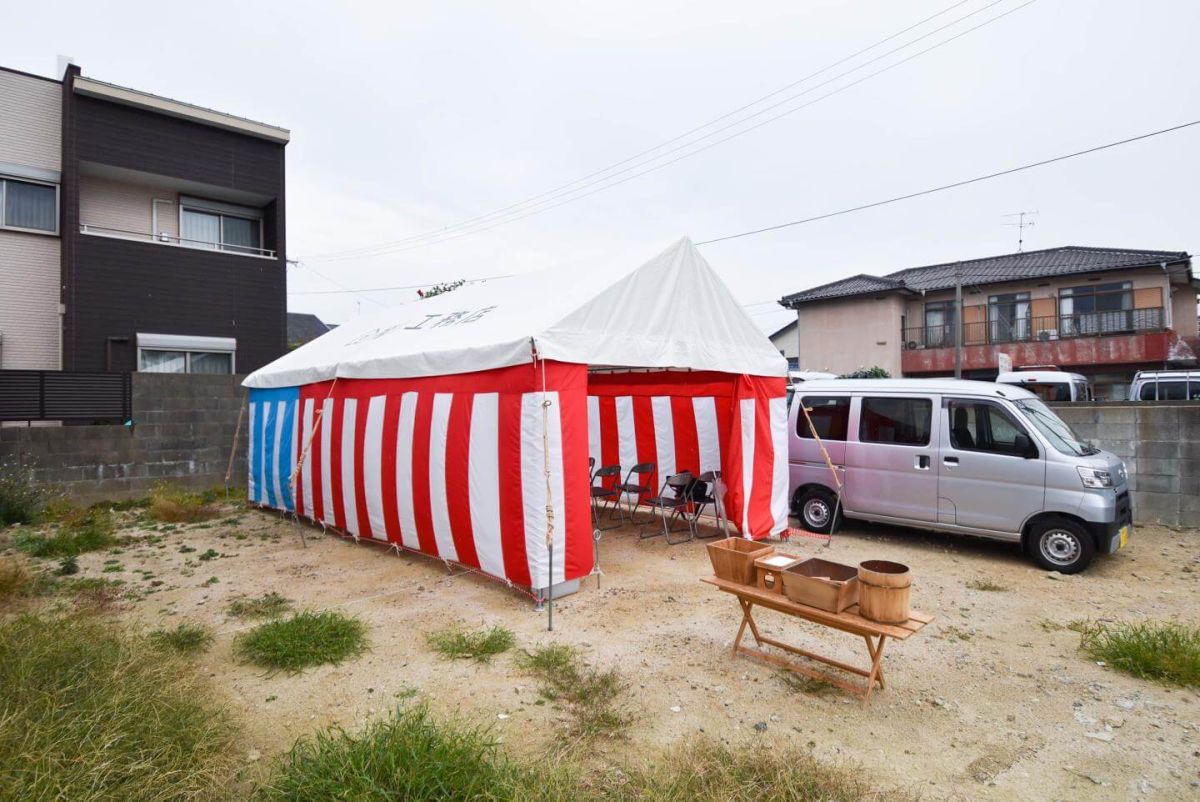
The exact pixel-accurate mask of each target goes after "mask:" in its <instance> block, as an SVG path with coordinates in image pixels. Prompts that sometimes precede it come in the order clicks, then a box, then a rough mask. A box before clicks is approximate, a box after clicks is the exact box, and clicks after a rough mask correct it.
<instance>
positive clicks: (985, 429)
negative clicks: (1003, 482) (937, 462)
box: [946, 401, 1029, 457]
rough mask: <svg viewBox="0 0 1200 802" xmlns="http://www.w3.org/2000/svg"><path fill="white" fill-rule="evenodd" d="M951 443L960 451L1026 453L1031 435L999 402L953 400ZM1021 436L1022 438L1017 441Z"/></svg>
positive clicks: (1018, 454)
mask: <svg viewBox="0 0 1200 802" xmlns="http://www.w3.org/2000/svg"><path fill="white" fill-rule="evenodd" d="M946 408H947V409H948V410H949V413H950V415H949V417H950V445H951V446H953V447H954V448H956V449H958V450H959V451H986V452H988V453H992V454H1008V455H1010V456H1015V457H1020V456H1024V453H1025V449H1026V448H1027V447H1028V444H1029V435H1028V434H1026V432H1025V430H1024V429H1022V428H1021V425H1020V424H1018V423H1017V422H1016V421H1015V420H1013V418H1012V416H1011V415H1009V414H1008V413H1007V412H1005V411H1004V410H1003V409H1001V408H1000V407H999V406H997V405H996V404H989V403H987V402H982V401H950V402H949V403H948V404H947V405H946ZM1018 438H1020V440H1021V442H1019V443H1018V442H1017V440H1018Z"/></svg>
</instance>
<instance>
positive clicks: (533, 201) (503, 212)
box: [316, 0, 1003, 259]
mask: <svg viewBox="0 0 1200 802" xmlns="http://www.w3.org/2000/svg"><path fill="white" fill-rule="evenodd" d="M966 2H969V0H959V2H957V3H954V4H953V5H951V6H948V7H947V8H944V9H942V10H941V11H939V12H937V13H936V14H932V15H930V16H928V17H925V18H924V19H921V20H919V21H918V22H915V23H913V24H912V25H909V26H908V27H906V28H903V29H901V30H899V31H896V32H895V33H893V34H891V35H889V36H886V37H884V38H883V39H880V40H879V41H877V42H875V43H873V44H871V45H868V46H867V47H864V48H862V49H860V50H857V51H855V52H854V53H851V54H850V55H848V56H845V57H843V58H841V59H839V60H837V61H835V62H833V63H831V64H828V65H826V66H825V67H822V68H821V69H819V70H817V71H815V72H812V73H809V74H808V75H805V76H804V77H803V78H799V79H797V80H795V81H792V82H791V83H789V84H786V85H785V86H782V87H780V88H779V89H776V90H774V91H772V92H769V93H767V94H765V95H763V96H761V97H758V98H756V99H754V100H752V101H750V102H749V103H746V104H743V105H742V106H739V107H738V108H736V109H733V110H731V111H728V112H726V113H724V114H722V115H720V116H718V117H715V118H713V119H712V120H709V121H708V122H706V123H703V124H701V125H698V126H695V127H693V128H691V129H689V130H687V131H684V132H683V133H682V134H679V135H677V136H674V137H671V138H670V139H667V140H664V141H662V142H660V143H659V144H657V145H655V146H653V147H650V148H647V149H645V150H642V151H640V152H638V153H635V154H633V155H632V156H629V157H627V158H625V159H622V160H620V161H617V162H614V163H612V164H610V165H608V166H606V167H603V168H601V169H599V170H595V171H593V172H591V173H588V174H587V175H584V176H581V177H579V178H576V179H574V180H572V181H568V182H567V183H565V184H561V185H559V186H557V187H554V188H552V189H550V190H547V191H545V192H542V193H540V194H537V195H532V196H530V197H528V198H525V199H523V200H520V201H517V202H515V203H511V204H509V205H507V206H503V207H501V208H499V209H495V210H493V211H491V212H487V213H485V214H481V215H476V216H475V217H471V218H468V219H466V220H462V221H460V222H458V223H455V224H453V225H449V226H443V227H442V228H439V229H431V230H429V231H426V232H423V233H420V234H414V235H412V236H409V237H403V238H401V239H399V240H394V241H392V242H388V243H380V244H377V245H368V246H361V247H358V248H350V249H347V250H344V251H334V252H330V253H325V254H318V255H317V257H316V258H320V259H333V258H334V257H344V256H351V255H359V254H363V255H367V254H371V253H374V252H375V251H377V250H380V249H386V248H391V247H394V246H397V245H404V244H408V243H410V242H415V241H419V240H424V239H427V238H431V237H440V236H443V235H445V234H449V233H452V232H454V231H456V230H460V229H463V228H472V227H474V226H475V225H476V224H478V223H482V222H485V221H487V220H490V219H492V218H495V217H499V216H508V213H512V212H517V211H518V210H522V209H523V208H524V207H527V206H530V205H542V204H543V203H544V202H545V201H548V200H552V199H553V198H555V197H558V196H561V195H564V194H571V193H572V192H574V191H577V190H578V189H582V188H584V187H586V186H591V185H594V184H596V183H599V182H602V181H604V180H607V179H608V178H612V177H613V176H612V175H609V176H606V178H602V179H600V181H591V182H590V183H587V184H585V183H584V182H588V181H589V179H594V178H597V177H599V176H604V175H605V174H606V173H612V171H614V170H616V168H618V167H622V166H624V165H627V164H629V163H630V162H635V161H637V160H639V159H641V158H642V157H644V156H648V155H650V154H652V153H655V152H656V151H659V150H662V149H663V148H665V147H667V146H669V145H672V144H675V143H676V142H679V141H680V140H684V139H687V138H689V137H691V136H692V135H693V134H696V133H698V132H700V131H703V130H704V129H706V128H710V127H712V126H713V125H716V124H717V123H719V122H722V121H724V120H727V119H729V118H730V117H734V116H736V115H738V114H741V113H742V112H744V111H746V110H748V109H750V108H753V107H754V106H756V105H758V104H760V103H762V102H764V101H766V100H770V99H771V98H773V97H776V96H778V95H780V94H783V93H784V92H787V91H788V90H790V89H793V88H795V87H797V86H799V85H800V84H803V83H805V82H806V81H809V80H811V79H813V78H815V77H818V76H820V75H822V74H824V73H826V72H829V71H830V70H832V69H834V68H835V67H838V66H841V65H842V64H845V63H846V62H848V61H851V60H853V59H855V58H857V57H858V56H861V55H863V54H865V53H867V52H870V51H871V50H874V49H876V48H878V47H880V46H882V45H884V44H886V43H888V42H890V41H892V40H894V39H896V38H898V37H900V36H903V35H904V34H906V33H908V32H910V31H912V30H914V29H916V28H919V27H921V26H922V25H924V24H925V23H927V22H930V21H931V20H934V19H936V18H937V17H940V16H942V15H944V14H947V13H949V12H950V11H953V10H954V9H955V8H958V7H959V6H962V5H964V4H965V3H966ZM1000 2H1003V0H993V2H991V3H989V4H988V5H985V6H983V7H981V8H979V9H977V10H975V11H972V12H971V13H969V14H967V15H966V16H963V17H960V18H958V19H956V20H954V21H953V22H950V23H947V24H946V25H943V26H941V27H939V28H936V29H934V30H932V31H929V32H927V33H925V34H922V35H921V36H919V37H917V38H916V39H913V40H912V41H909V42H907V43H906V44H904V45H901V46H900V47H897V48H894V49H892V50H889V51H888V52H886V53H884V54H882V55H880V56H877V57H875V58H873V59H871V60H869V61H867V62H864V63H863V64H859V65H858V66H856V67H854V68H852V69H851V70H848V71H846V72H843V73H840V74H839V75H836V76H834V77H833V78H830V79H828V80H826V81H824V82H822V83H820V84H817V85H816V86H814V87H810V88H809V89H808V90H806V91H805V92H802V93H800V94H799V95H793V96H791V97H789V98H785V99H784V100H782V101H779V102H777V103H775V104H774V105H772V106H769V107H767V108H765V109H761V110H759V111H757V112H755V113H754V114H751V115H749V116H748V117H745V118H743V119H742V120H739V121H737V122H734V123H732V124H731V125H730V126H725V127H724V128H721V129H719V130H717V131H712V132H709V133H708V134H705V135H704V136H702V137H699V138H698V139H695V140H692V141H691V142H688V143H684V144H683V145H681V146H679V147H676V148H674V149H672V150H670V151H668V153H673V152H676V151H678V150H680V149H681V148H684V147H688V146H690V145H691V144H695V143H696V142H700V141H703V140H704V139H706V138H709V137H712V136H714V135H716V134H717V133H720V132H721V131H725V130H728V129H729V128H730V127H733V126H736V125H740V124H741V123H743V122H746V121H748V120H750V119H753V118H754V117H757V116H760V115H762V114H764V113H766V112H767V111H769V110H770V109H773V108H776V107H778V106H779V105H782V104H784V103H787V102H789V101H791V100H794V99H795V98H797V97H799V96H801V95H803V94H807V93H809V92H812V91H814V90H816V89H818V88H820V87H821V86H824V85H826V84H828V83H830V82H832V81H834V80H837V79H838V78H841V77H844V76H845V75H848V74H850V73H852V72H856V71H858V70H861V69H863V68H864V67H867V66H869V65H870V64H872V63H875V62H877V61H879V60H881V59H883V58H886V57H887V56H889V55H891V54H893V53H895V52H897V51H899V50H903V49H905V48H908V47H911V46H912V45H913V44H916V43H917V42H919V41H921V40H922V39H926V38H928V37H930V36H932V35H934V34H936V33H938V32H940V31H942V30H945V29H946V28H949V27H951V26H953V25H956V24H958V23H959V22H962V21H963V20H965V19H967V18H968V17H971V16H974V15H976V14H979V13H981V12H983V11H986V10H987V9H989V8H991V7H992V6H995V5H997V4H999V3H1000ZM663 155H666V154H659V155H658V156H655V157H653V158H652V159H649V160H647V161H645V162H642V164H648V163H650V162H652V161H654V160H656V159H658V158H661V157H662V156H663ZM638 166H640V165H638V164H635V165H633V166H632V167H629V168H626V170H622V171H620V172H618V173H616V174H617V175H619V174H620V173H622V172H627V171H628V170H632V169H636V168H637V167H638ZM580 184H584V187H579V186H577V185H580ZM572 188H574V189H572Z"/></svg>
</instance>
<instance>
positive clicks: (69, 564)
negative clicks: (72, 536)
mask: <svg viewBox="0 0 1200 802" xmlns="http://www.w3.org/2000/svg"><path fill="white" fill-rule="evenodd" d="M54 573H56V574H58V575H59V576H71V575H72V574H77V573H79V559H78V558H76V557H75V555H74V554H72V555H70V556H69V557H63V558H62V559H61V560H59V561H58V570H57V571H55V572H54Z"/></svg>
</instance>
